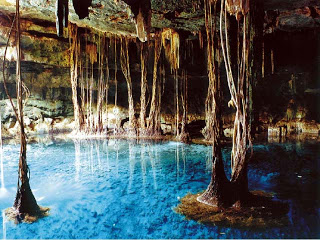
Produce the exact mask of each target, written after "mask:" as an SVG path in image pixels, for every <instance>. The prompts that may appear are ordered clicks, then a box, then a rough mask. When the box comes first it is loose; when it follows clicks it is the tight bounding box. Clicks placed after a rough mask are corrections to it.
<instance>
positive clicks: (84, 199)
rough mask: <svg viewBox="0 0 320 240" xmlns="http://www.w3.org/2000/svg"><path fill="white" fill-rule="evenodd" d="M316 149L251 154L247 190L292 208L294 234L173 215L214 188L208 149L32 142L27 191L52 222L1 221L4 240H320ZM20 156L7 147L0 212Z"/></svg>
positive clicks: (8, 200)
mask: <svg viewBox="0 0 320 240" xmlns="http://www.w3.org/2000/svg"><path fill="white" fill-rule="evenodd" d="M319 147H320V144H319V143H286V144H260V145H255V146H254V152H255V153H254V155H253V158H252V160H251V164H250V168H249V173H248V174H249V175H248V176H249V188H250V189H251V190H254V189H261V190H265V191H269V192H274V193H275V198H276V199H279V200H281V201H284V202H286V203H288V204H289V208H290V211H289V213H288V216H289V220H290V223H289V225H288V226H285V227H282V228H268V229H264V230H255V229H236V228H224V227H218V226H216V227H214V226H206V225H202V224H198V223H196V222H194V221H187V220H185V219H184V218H183V216H181V215H178V214H176V213H175V212H174V211H173V208H175V207H176V206H177V205H178V204H179V198H181V197H183V196H184V195H185V194H186V193H188V192H191V193H197V192H199V191H201V190H203V189H205V188H206V186H207V185H208V182H209V179H210V169H211V147H208V146H202V145H185V144H182V143H176V142H162V143H152V142H140V143H137V142H135V141H125V140H92V141H69V142H65V141H60V142H59V141H52V142H46V143H34V144H29V146H28V156H27V157H28V162H29V166H30V169H31V179H30V181H31V187H32V190H33V193H34V195H35V197H36V198H37V200H38V203H39V205H42V206H47V207H50V208H51V212H50V213H51V214H50V216H49V217H47V218H44V219H41V220H39V221H38V222H36V223H34V224H19V225H15V224H14V223H13V222H6V221H5V220H4V219H3V217H2V216H0V226H1V225H2V227H0V237H2V238H7V239H14V238H320V230H319V226H320V221H319V213H320V204H319V199H320V198H319V196H320V195H319V191H320V188H319V163H320V150H319ZM18 153H19V146H18V145H4V154H3V169H4V185H5V187H6V191H3V190H1V191H0V210H4V209H5V208H8V207H10V206H12V203H13V200H14V196H15V192H16V184H17V168H18V162H17V159H18ZM229 154H230V147H226V148H224V150H223V155H224V158H225V161H226V162H229V161H227V160H228V159H229ZM226 170H227V171H228V172H230V171H229V166H226Z"/></svg>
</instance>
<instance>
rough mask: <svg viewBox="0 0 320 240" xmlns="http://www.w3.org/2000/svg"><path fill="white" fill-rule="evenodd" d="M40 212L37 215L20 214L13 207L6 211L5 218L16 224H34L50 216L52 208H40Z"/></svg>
mask: <svg viewBox="0 0 320 240" xmlns="http://www.w3.org/2000/svg"><path fill="white" fill-rule="evenodd" d="M39 208H40V210H39V211H38V212H37V213H36V214H28V213H20V212H19V211H18V210H17V209H16V208H14V207H11V208H7V209H6V210H5V216H6V217H7V219H8V220H10V221H13V222H15V223H16V224H18V223H21V222H24V223H34V222H36V221H37V220H38V219H40V218H44V217H47V216H49V211H50V208H47V207H41V206H39Z"/></svg>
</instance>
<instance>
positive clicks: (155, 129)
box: [147, 32, 161, 136]
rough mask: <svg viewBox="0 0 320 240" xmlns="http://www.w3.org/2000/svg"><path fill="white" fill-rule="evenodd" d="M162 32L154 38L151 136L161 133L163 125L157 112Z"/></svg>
mask: <svg viewBox="0 0 320 240" xmlns="http://www.w3.org/2000/svg"><path fill="white" fill-rule="evenodd" d="M160 37H161V36H160V33H159V32H158V33H156V36H155V40H154V62H153V82H152V95H151V106H150V112H149V118H148V122H147V125H148V134H149V135H150V136H157V135H160V130H161V125H160V116H159V114H157V112H159V111H158V110H157V109H158V107H159V105H158V104H159V103H158V100H159V96H158V94H160V90H159V89H158V86H159V84H158V72H157V71H158V62H159V58H160V54H161V38H160Z"/></svg>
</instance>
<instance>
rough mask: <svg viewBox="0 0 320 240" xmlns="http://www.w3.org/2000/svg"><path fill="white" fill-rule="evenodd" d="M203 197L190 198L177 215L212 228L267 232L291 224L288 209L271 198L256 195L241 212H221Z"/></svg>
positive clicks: (176, 210)
mask: <svg viewBox="0 0 320 240" xmlns="http://www.w3.org/2000/svg"><path fill="white" fill-rule="evenodd" d="M201 194H202V193H198V194H190V193H189V194H187V195H186V196H185V197H183V198H182V199H181V200H180V201H181V203H180V204H179V205H178V206H177V207H176V208H175V212H177V213H179V214H181V215H184V216H185V217H186V219H188V220H195V221H197V222H199V223H203V224H208V225H220V226H227V227H230V226H232V227H237V228H267V227H279V226H284V225H286V224H288V217H287V212H288V206H287V205H286V204H284V203H282V202H279V201H273V200H272V197H270V194H267V193H265V192H263V191H252V192H251V197H250V199H248V202H247V204H245V205H242V207H241V208H240V209H239V208H234V207H230V208H219V207H214V206H209V205H207V204H203V203H200V202H199V201H197V198H198V197H199V196H200V195H201Z"/></svg>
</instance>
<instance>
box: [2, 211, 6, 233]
mask: <svg viewBox="0 0 320 240" xmlns="http://www.w3.org/2000/svg"><path fill="white" fill-rule="evenodd" d="M1 213H2V214H1V215H2V235H3V237H2V239H7V233H6V218H5V213H4V210H3V211H1Z"/></svg>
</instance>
